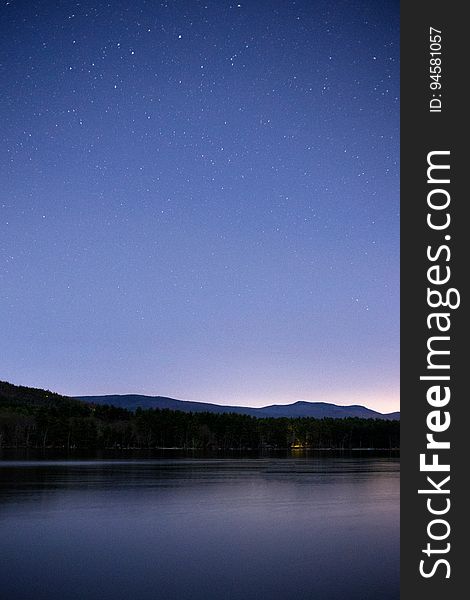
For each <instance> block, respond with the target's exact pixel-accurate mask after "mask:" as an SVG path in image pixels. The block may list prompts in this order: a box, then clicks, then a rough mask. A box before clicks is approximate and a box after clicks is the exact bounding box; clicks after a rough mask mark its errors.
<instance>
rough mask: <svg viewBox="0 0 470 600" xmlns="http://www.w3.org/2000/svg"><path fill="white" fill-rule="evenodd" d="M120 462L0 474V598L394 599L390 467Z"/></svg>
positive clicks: (179, 457) (168, 458) (393, 468)
mask: <svg viewBox="0 0 470 600" xmlns="http://www.w3.org/2000/svg"><path fill="white" fill-rule="evenodd" d="M118 456H119V458H109V457H108V456H103V457H102V458H100V459H96V458H95V459H85V458H82V459H75V460H70V459H63V458H62V459H55V460H52V459H41V460H31V459H28V460H26V459H23V460H13V459H11V458H10V459H8V457H7V458H6V459H5V460H1V461H0V539H1V559H0V590H1V597H2V598H5V600H29V599H31V600H33V599H34V600H95V599H96V600H98V599H102V600H108V599H109V600H124V599H126V600H134V599H135V600H147V599H148V600H264V599H266V600H277V599H279V600H284V599H286V600H287V599H291V598H292V599H295V600H369V599H370V600H398V599H399V459H398V457H397V456H388V455H384V456H372V455H370V454H368V453H366V452H362V453H357V454H354V453H353V454H347V455H336V454H335V455H333V454H328V453H315V452H312V453H298V454H295V453H290V454H285V455H273V456H241V457H237V456H232V457H227V458H218V457H202V456H188V455H186V456H185V455H183V454H181V453H177V452H174V453H173V454H172V453H168V452H167V453H161V454H159V455H136V454H132V455H129V456H128V457H126V456H127V455H125V454H121V455H118ZM143 456H145V457H143ZM124 457H126V458H124Z"/></svg>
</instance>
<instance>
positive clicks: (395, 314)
mask: <svg viewBox="0 0 470 600" xmlns="http://www.w3.org/2000/svg"><path fill="white" fill-rule="evenodd" d="M0 10H1V19H0V22H1V26H0V27H1V39H0V45H1V51H0V63H1V64H0V69H1V76H2V86H1V92H0V93H1V100H0V119H1V127H2V133H3V143H2V145H1V147H0V152H1V160H0V165H1V178H2V193H1V198H0V231H1V235H0V262H1V268H0V320H1V321H0V337H1V344H0V364H1V367H0V368H1V371H0V379H3V380H8V381H11V382H12V383H16V384H21V385H30V386H35V387H44V388H48V389H52V390H54V391H58V392H61V393H64V394H70V395H80V394H100V393H144V394H152V395H153V394H154V395H167V396H172V397H176V398H180V399H188V400H200V401H208V402H218V403H221V404H245V405H254V406H261V405H265V404H272V403H288V402H293V401H296V400H310V401H327V402H336V403H338V404H352V403H360V404H366V405H368V406H370V407H372V408H376V409H378V410H396V409H397V408H398V380H399V356H398V353H399V164H398V152H399V5H398V2H395V1H377V0H359V1H354V2H352V1H351V0H344V1H341V0H328V1H315V0H310V1H298V2H288V1H272V0H265V1H260V0H252V1H250V2H241V3H240V4H237V3H230V2H225V1H222V0H217V1H213V2H209V1H203V2H199V1H178V0H176V1H174V2H163V3H161V2H151V1H144V0H134V1H132V2H131V1H124V0H113V1H112V2H109V3H108V2H97V1H93V2H92V1H91V0H90V1H84V2H69V1H56V2H52V1H42V2H34V1H15V0H11V1H10V2H2V4H1V9H0Z"/></svg>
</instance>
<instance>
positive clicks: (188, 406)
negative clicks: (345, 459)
mask: <svg viewBox="0 0 470 600" xmlns="http://www.w3.org/2000/svg"><path fill="white" fill-rule="evenodd" d="M74 399H75V400H81V401H83V402H89V403H92V404H110V405H111V406H117V407H119V408H126V409H128V410H132V411H135V410H137V408H142V409H149V408H160V409H169V410H180V411H183V412H211V413H235V414H245V415H251V416H254V417H288V418H295V417H314V418H347V417H357V418H362V419H385V420H399V419H400V413H399V412H398V411H397V412H391V413H381V412H378V411H375V410H373V409H371V408H367V407H365V406H362V405H360V404H351V405H347V406H343V405H339V404H333V403H329V402H308V401H306V400H297V401H296V402H293V403H291V404H271V405H268V406H263V407H259V408H258V407H250V406H231V405H223V404H215V403H209V402H195V401H191V400H177V399H175V398H169V397H167V396H148V395H145V394H106V395H96V396H75V397H74Z"/></svg>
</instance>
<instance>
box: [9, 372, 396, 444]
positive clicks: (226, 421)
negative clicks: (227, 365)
mask: <svg viewBox="0 0 470 600" xmlns="http://www.w3.org/2000/svg"><path fill="white" fill-rule="evenodd" d="M399 445H400V422H399V421H390V420H384V419H358V418H346V419H331V418H325V419H314V418H257V417H252V416H249V415H240V414H234V413H224V414H216V413H208V412H207V413H206V412H202V413H185V412H180V411H172V410H167V409H163V410H160V409H147V410H143V409H137V410H136V411H135V412H132V411H129V410H125V409H121V408H117V407H114V406H107V405H97V404H89V403H85V402H81V401H78V400H75V399H72V398H67V397H65V396H60V395H59V394H55V393H53V392H50V391H48V390H40V389H35V388H27V387H22V386H15V385H12V384H10V383H7V382H0V448H1V447H3V448H65V449H74V448H79V449H98V448H99V449H116V450H118V449H151V448H182V449H199V450H212V451H213V450H242V449H243V450H249V449H263V448H267V449H269V448H272V449H277V448H279V449H281V448H318V449H320V448H322V449H326V448H329V449H338V450H346V449H351V448H376V449H379V448H380V449H391V448H394V449H395V448H398V447H399Z"/></svg>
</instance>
